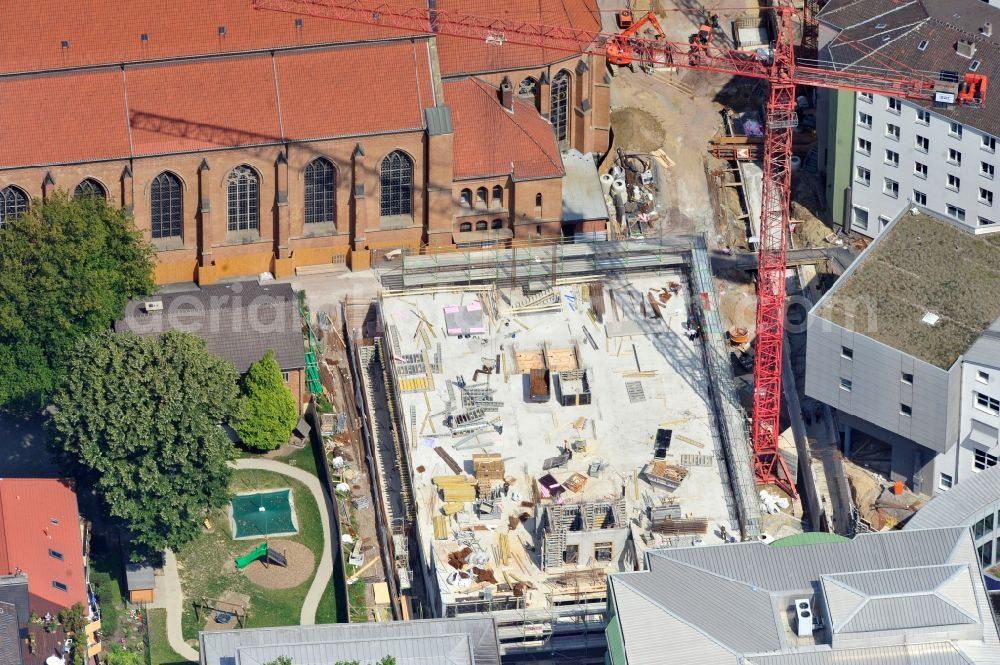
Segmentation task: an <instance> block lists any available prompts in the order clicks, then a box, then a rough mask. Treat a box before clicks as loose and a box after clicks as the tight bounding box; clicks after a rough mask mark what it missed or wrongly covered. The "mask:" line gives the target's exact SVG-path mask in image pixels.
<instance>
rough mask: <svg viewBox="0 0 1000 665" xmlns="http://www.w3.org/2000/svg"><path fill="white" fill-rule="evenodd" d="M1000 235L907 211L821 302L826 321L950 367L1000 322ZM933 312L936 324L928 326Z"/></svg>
mask: <svg viewBox="0 0 1000 665" xmlns="http://www.w3.org/2000/svg"><path fill="white" fill-rule="evenodd" d="M998 285H1000V234H996V233H994V234H991V235H978V236H977V235H973V234H971V233H967V232H965V231H963V230H961V229H959V228H957V227H956V226H954V225H952V224H950V223H948V222H946V221H943V220H941V219H938V218H936V217H932V216H931V215H929V214H927V213H926V212H924V211H919V212H917V213H916V214H914V213H912V212H910V211H906V212H904V213H903V215H902V216H901V217H900V218H899V219H897V220H896V221H895V222H894V223H892V224H891V225H890V226H889V227H888V228H887V229H886V230H885V231H884V232H883V233H882V235H880V236H879V237H878V238H877V239H876V240H875V242H874V243H873V244H872V245H871V246H870V247H869V248H868V249H867V250H866V251H865V253H864V254H863V255H862V256H861V257H860V258H859V259H858V260H857V261H856V262H855V265H854V266H852V268H851V269H850V270H848V272H847V273H846V274H845V275H844V276H843V277H841V279H840V280H839V281H838V282H837V284H836V285H835V286H834V288H833V289H831V291H830V292H829V293H828V294H827V296H826V297H825V298H824V299H823V301H822V302H821V303H820V306H819V307H818V308H817V310H816V313H817V314H818V315H819V316H821V317H822V318H824V319H827V320H829V321H832V322H833V323H835V324H837V325H839V326H842V327H844V328H847V329H848V330H853V331H854V332H856V333H860V334H862V335H865V336H867V337H870V338H871V339H874V340H875V341H878V342H882V343H883V344H886V345H888V346H891V347H892V348H894V349H898V350H900V351H902V352H904V353H907V354H909V355H911V356H913V357H915V358H918V359H919V360H923V361H924V362H928V363H930V364H932V365H936V366H937V367H941V368H943V369H947V368H949V367H951V366H952V365H953V364H954V362H955V361H956V360H957V359H958V357H959V356H961V355H962V354H963V353H965V352H966V351H967V350H969V348H970V347H971V346H972V344H973V342H975V341H976V340H977V339H978V338H979V336H980V335H982V334H983V332H984V331H985V330H987V329H988V328H989V327H990V325H991V324H993V322H994V321H996V320H997V318H998V317H1000V288H998ZM927 313H932V314H935V315H937V316H938V317H940V318H939V320H938V321H937V323H935V324H934V325H928V324H926V323H923V322H922V321H921V319H922V318H923V317H924V315H926V314H927Z"/></svg>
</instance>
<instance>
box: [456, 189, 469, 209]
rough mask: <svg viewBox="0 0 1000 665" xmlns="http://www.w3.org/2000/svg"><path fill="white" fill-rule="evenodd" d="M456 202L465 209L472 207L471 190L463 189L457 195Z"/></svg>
mask: <svg viewBox="0 0 1000 665" xmlns="http://www.w3.org/2000/svg"><path fill="white" fill-rule="evenodd" d="M458 202H459V203H460V204H461V205H463V206H464V207H466V208H471V207H472V190H471V189H463V190H462V193H461V194H459V198H458Z"/></svg>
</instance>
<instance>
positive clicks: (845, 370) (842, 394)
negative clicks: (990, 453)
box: [806, 312, 961, 453]
mask: <svg viewBox="0 0 1000 665" xmlns="http://www.w3.org/2000/svg"><path fill="white" fill-rule="evenodd" d="M807 335H808V338H807V345H806V394H807V395H809V396H810V397H813V398H814V399H818V400H820V401H822V402H825V403H826V404H829V405H830V406H832V407H834V408H836V409H837V410H839V411H841V412H844V413H849V414H851V415H854V416H857V417H858V418H861V419H863V420H866V421H868V422H870V423H872V424H874V425H877V426H878V427H881V428H883V429H885V430H888V431H890V432H893V433H895V434H898V435H900V436H902V437H904V438H907V439H910V440H911V441H914V442H916V443H919V444H920V445H922V446H925V447H927V448H929V449H931V450H933V451H935V452H939V453H941V452H945V451H946V450H947V449H949V448H950V447H951V446H952V445H953V444H954V443H955V441H956V439H957V436H958V431H957V430H958V418H957V414H958V399H957V397H958V396H957V394H953V393H952V391H951V387H952V383H953V382H954V381H955V380H956V378H955V377H957V376H958V375H959V374H960V371H961V369H960V366H959V365H958V364H957V363H956V365H955V366H954V367H953V368H952V369H951V370H950V371H948V370H943V369H940V368H938V367H935V366H933V365H930V364H928V363H925V362H923V361H921V360H918V359H916V358H914V357H913V356H910V355H908V354H906V353H903V352H901V351H898V350H896V349H893V348H891V347H889V346H886V345H884V344H881V343H879V342H876V341H875V340H873V339H871V338H870V337H866V336H865V335H862V334H858V333H855V332H852V331H850V330H847V329H846V328H842V327H841V326H838V325H835V324H833V323H831V322H830V321H828V320H826V319H823V318H821V317H819V316H817V315H816V314H815V313H813V312H810V314H809V316H808V322H807ZM845 348H846V349H850V350H852V351H853V358H847V357H845V355H844V353H843V351H844V349H845ZM904 373H906V374H912V376H913V381H912V383H907V382H906V381H904V380H903V374H904ZM842 379H843V380H846V381H850V386H849V388H848V387H847V386H842V385H841V380H842ZM903 404H906V405H909V406H910V407H911V408H912V415H903V414H902V413H901V405H903Z"/></svg>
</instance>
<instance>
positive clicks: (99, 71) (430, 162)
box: [0, 0, 610, 284]
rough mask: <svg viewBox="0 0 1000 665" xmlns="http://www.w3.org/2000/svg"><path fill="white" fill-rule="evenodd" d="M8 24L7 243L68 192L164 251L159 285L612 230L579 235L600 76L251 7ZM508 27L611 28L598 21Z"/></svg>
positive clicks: (528, 57) (453, 5) (73, 11)
mask: <svg viewBox="0 0 1000 665" xmlns="http://www.w3.org/2000/svg"><path fill="white" fill-rule="evenodd" d="M410 1H411V2H416V1H417V0H410ZM425 1H426V0H425ZM10 3H12V4H13V5H14V6H8V7H6V8H5V9H3V10H0V17H2V18H3V20H0V42H2V43H0V95H2V97H3V98H4V100H5V102H4V107H5V108H4V110H3V111H0V135H2V136H3V137H4V138H3V140H2V141H0V222H2V221H3V219H5V218H7V217H9V216H11V215H16V214H18V212H19V211H21V210H23V209H24V208H25V207H26V206H28V205H30V202H31V200H33V199H44V198H45V197H46V196H48V195H50V194H51V193H52V192H54V191H56V190H65V191H67V192H70V193H73V194H75V195H78V196H81V195H99V196H105V197H107V198H108V200H109V201H111V202H113V203H115V204H119V205H121V206H123V207H125V208H127V209H129V210H131V211H132V213H133V215H134V219H135V223H136V226H137V227H138V229H139V230H140V231H142V232H143V233H144V234H145V235H146V237H147V238H148V239H149V240H150V241H151V242H152V243H153V245H154V246H155V248H156V250H157V258H158V262H157V280H158V281H159V282H161V283H171V282H186V281H197V282H199V283H202V284H209V283H212V282H214V281H217V280H218V279H223V278H231V277H237V276H244V275H255V274H257V273H260V272H265V271H266V272H272V273H274V274H275V275H276V276H278V277H285V276H289V275H291V274H293V273H294V271H295V269H296V268H299V267H303V266H316V265H326V264H331V263H342V262H346V263H347V264H348V265H351V266H352V267H354V268H363V267H366V266H367V265H368V260H369V257H370V256H371V251H372V250H378V249H386V250H388V249H394V248H401V247H409V248H417V247H419V246H421V245H427V246H430V247H439V248H449V247H456V246H476V245H480V244H502V243H504V242H507V241H509V240H510V239H511V238H537V237H557V236H559V235H560V233H566V232H573V231H574V230H576V231H581V232H594V231H596V232H600V231H602V230H604V228H605V221H604V220H602V219H593V220H584V221H576V222H574V225H571V226H574V228H572V229H568V228H567V227H566V226H564V225H563V224H562V220H561V210H562V193H563V179H564V177H565V169H564V167H563V163H562V157H561V151H563V150H566V149H575V150H578V151H580V152H582V153H595V154H602V153H604V152H605V151H606V150H607V148H608V143H609V124H610V118H609V115H610V109H609V103H610V99H609V95H610V91H609V80H608V78H607V74H606V67H605V63H604V59H603V57H600V56H595V55H592V54H582V55H578V54H566V53H565V52H555V51H549V50H546V49H542V48H535V47H527V46H521V45H516V44H510V43H504V44H502V45H494V44H486V43H480V42H478V41H472V40H468V39H463V38H456V37H442V36H430V35H425V34H407V33H405V32H403V31H401V30H397V29H390V28H385V27H382V26H369V25H356V24H346V23H338V22H334V21H330V20H327V19H321V18H313V17H301V16H295V15H292V14H281V13H276V12H265V11H256V10H254V9H252V7H251V3H250V0H225V1H220V2H209V3H205V2H200V3H195V2H194V0H177V1H176V2H171V3H162V2H160V1H159V0H130V2H129V3H127V5H121V4H120V3H117V2H113V1H112V0H70V2H67V3H65V5H66V6H65V8H64V9H62V10H61V11H60V18H59V19H58V20H56V21H52V22H50V23H46V24H44V25H43V24H41V23H40V22H39V21H37V20H36V19H37V16H36V15H35V14H36V11H37V10H36V11H33V10H32V0H10ZM5 4H8V3H5ZM470 5H476V6H475V7H472V6H470ZM126 6H127V7H128V8H127V9H123V7H126ZM436 6H437V8H438V9H453V10H455V11H463V12H468V13H474V14H479V15H489V12H490V9H489V7H490V4H489V3H484V2H474V1H470V0H438V2H437V3H436ZM504 7H505V11H506V12H507V13H510V12H517V13H518V14H519V16H518V18H520V19H523V20H526V21H531V22H537V23H540V24H545V25H571V26H573V27H579V28H586V29H591V30H593V29H599V26H600V19H599V18H598V13H597V10H596V5H594V4H593V2H592V0H584V1H581V2H573V3H565V4H564V3H562V2H560V1H553V0H541V1H539V0H533V1H532V2H521V1H520V0H512V1H511V2H508V3H504ZM567 7H569V8H567Z"/></svg>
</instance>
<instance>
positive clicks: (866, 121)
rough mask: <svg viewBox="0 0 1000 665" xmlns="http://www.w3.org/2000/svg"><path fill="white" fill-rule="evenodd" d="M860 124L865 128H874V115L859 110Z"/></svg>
mask: <svg viewBox="0 0 1000 665" xmlns="http://www.w3.org/2000/svg"><path fill="white" fill-rule="evenodd" d="M858 125H859V126H861V127H864V128H865V129H871V128H872V117H871V116H870V115H868V114H867V113H861V112H858Z"/></svg>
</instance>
